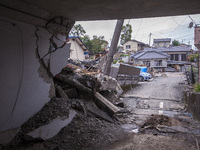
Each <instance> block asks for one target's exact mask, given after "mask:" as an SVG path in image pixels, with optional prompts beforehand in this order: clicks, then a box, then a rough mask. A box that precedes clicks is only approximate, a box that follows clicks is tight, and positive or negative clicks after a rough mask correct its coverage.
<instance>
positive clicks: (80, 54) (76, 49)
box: [68, 38, 85, 61]
mask: <svg viewBox="0 0 200 150" xmlns="http://www.w3.org/2000/svg"><path fill="white" fill-rule="evenodd" d="M68 43H71V47H70V58H71V59H73V60H80V61H85V55H84V51H83V49H82V48H81V46H80V45H79V44H78V43H77V42H76V40H74V41H73V39H72V38H70V39H69V42H68Z"/></svg>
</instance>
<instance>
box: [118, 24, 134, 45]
mask: <svg viewBox="0 0 200 150" xmlns="http://www.w3.org/2000/svg"><path fill="white" fill-rule="evenodd" d="M131 33H132V26H131V25H130V24H126V25H124V26H123V27H122V31H121V37H120V44H121V45H123V44H124V43H126V42H127V41H129V40H131Z"/></svg>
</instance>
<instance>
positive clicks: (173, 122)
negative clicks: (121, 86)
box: [107, 73, 200, 150]
mask: <svg viewBox="0 0 200 150" xmlns="http://www.w3.org/2000/svg"><path fill="white" fill-rule="evenodd" d="M185 88H187V84H186V78H185V75H184V74H182V73H163V74H157V75H156V76H155V78H154V79H153V80H151V81H149V82H140V83H139V85H138V86H136V87H135V88H134V89H132V90H130V91H128V92H127V93H125V94H124V95H122V96H121V101H123V102H124V103H125V104H126V110H127V111H126V113H125V114H123V117H121V122H123V125H122V128H123V129H124V130H125V131H127V132H129V136H127V138H125V139H124V140H122V141H120V142H118V143H114V144H113V145H111V146H110V147H108V148H107V149H109V150H114V149H115V150H134V149H135V150H140V149H145V150H146V149H148V150H155V149H159V150H160V149H162V150H165V149H177V150H178V149H185V150H187V149H188V150H189V149H197V150H198V149H199V143H200V123H199V121H196V120H194V119H193V118H192V115H191V114H190V113H189V112H187V111H186V109H185V104H184V101H183V91H184V89H185ZM119 117H120V116H119Z"/></svg>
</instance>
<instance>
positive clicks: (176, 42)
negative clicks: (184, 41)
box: [172, 40, 180, 46]
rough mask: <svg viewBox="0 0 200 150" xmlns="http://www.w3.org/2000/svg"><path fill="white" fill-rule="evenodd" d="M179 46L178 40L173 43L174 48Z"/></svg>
mask: <svg viewBox="0 0 200 150" xmlns="http://www.w3.org/2000/svg"><path fill="white" fill-rule="evenodd" d="M179 45H180V42H179V41H177V40H173V41H172V46H179Z"/></svg>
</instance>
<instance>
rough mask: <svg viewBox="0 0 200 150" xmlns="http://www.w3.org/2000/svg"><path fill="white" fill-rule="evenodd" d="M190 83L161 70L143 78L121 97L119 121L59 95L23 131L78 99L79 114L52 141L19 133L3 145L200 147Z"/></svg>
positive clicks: (69, 149)
mask: <svg viewBox="0 0 200 150" xmlns="http://www.w3.org/2000/svg"><path fill="white" fill-rule="evenodd" d="M186 87H187V85H186V84H185V76H184V75H183V74H181V73H166V74H157V75H156V77H155V79H153V80H152V81H149V82H140V83H139V85H138V86H137V87H136V88H134V89H132V90H130V91H128V92H127V93H126V94H124V95H122V96H121V98H120V101H121V102H123V103H124V104H125V106H126V107H125V108H121V112H120V113H119V114H118V115H117V116H116V118H115V119H113V122H107V121H104V120H102V119H101V118H98V117H96V116H94V115H92V114H91V113H86V114H85V113H84V112H83V110H82V109H81V107H80V109H77V108H78V107H79V105H78V102H80V100H72V101H71V102H67V103H66V102H64V101H63V99H57V100H54V101H52V102H50V103H49V104H47V105H46V106H45V107H44V110H42V111H41V112H40V113H39V114H36V115H35V116H34V117H33V118H32V119H30V120H29V121H28V122H27V123H25V124H24V125H23V126H22V131H24V132H29V131H31V130H33V127H34V128H36V127H37V126H40V125H41V124H43V123H46V122H49V120H50V119H52V118H55V117H56V116H57V115H59V116H62V115H63V114H66V113H67V112H66V109H68V108H69V107H70V104H69V103H75V106H76V111H77V115H76V117H75V118H74V119H73V121H72V122H71V123H70V124H69V125H68V126H66V127H64V128H63V129H62V130H61V131H60V132H59V133H58V134H57V135H56V136H54V137H53V138H51V139H49V140H46V141H41V140H38V141H26V140H25V139H24V138H23V134H22V133H19V134H18V136H17V137H16V138H15V139H14V140H13V141H12V142H11V143H10V144H9V145H7V147H5V148H3V149H20V150H35V149H39V150H40V149H41V150H47V149H48V150H49V149H52V150H96V149H97V150H180V149H181V150H198V148H199V144H198V143H199V142H200V123H199V122H198V121H196V120H193V118H192V117H191V115H190V114H189V113H188V112H187V111H186V110H185V107H184V103H183V101H182V92H183V90H184V88H186ZM63 102H64V105H63ZM83 102H84V103H85V102H86V101H83ZM57 109H59V111H58V112H57V111H56V110H57ZM52 110H53V112H52ZM55 112H57V113H58V114H55ZM38 116H43V117H42V118H41V117H38Z"/></svg>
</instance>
